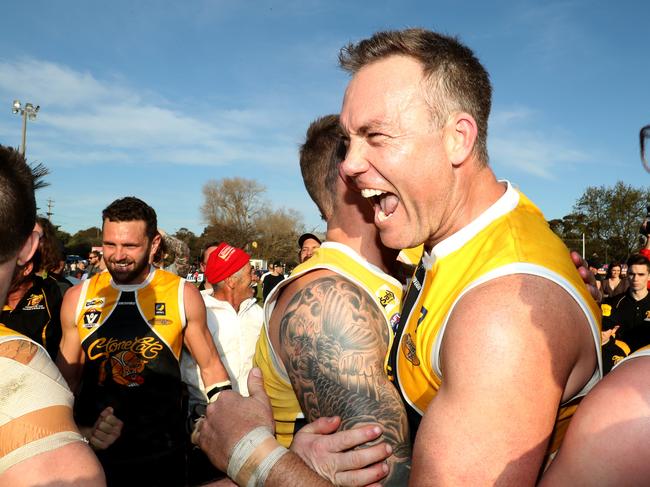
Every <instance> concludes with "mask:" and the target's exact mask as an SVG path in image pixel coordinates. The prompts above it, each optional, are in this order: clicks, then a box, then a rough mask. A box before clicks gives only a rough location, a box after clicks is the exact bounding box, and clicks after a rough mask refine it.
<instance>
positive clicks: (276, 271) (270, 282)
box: [262, 260, 284, 301]
mask: <svg viewBox="0 0 650 487" xmlns="http://www.w3.org/2000/svg"><path fill="white" fill-rule="evenodd" d="M269 271H270V273H269V274H267V275H266V276H264V277H263V281H262V299H263V300H264V301H266V297H267V296H268V295H269V293H270V292H271V291H272V290H273V288H274V287H275V286H277V285H278V284H279V283H280V282H281V281H283V280H284V273H283V271H284V269H283V268H282V262H280V261H279V260H276V261H275V262H274V263H273V264H271V265H270V266H269Z"/></svg>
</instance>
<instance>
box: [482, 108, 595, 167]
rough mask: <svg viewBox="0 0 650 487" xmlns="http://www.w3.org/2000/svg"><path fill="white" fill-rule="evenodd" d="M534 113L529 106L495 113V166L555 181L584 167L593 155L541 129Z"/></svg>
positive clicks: (490, 138)
mask: <svg viewBox="0 0 650 487" xmlns="http://www.w3.org/2000/svg"><path fill="white" fill-rule="evenodd" d="M535 115H536V114H535V112H534V111H532V110H530V109H528V108H527V107H517V108H515V109H506V110H495V111H494V113H493V114H492V116H491V118H490V129H489V130H490V132H489V136H488V145H489V153H490V161H491V164H492V165H493V166H498V167H501V168H508V169H514V170H516V171H521V172H523V173H526V174H529V175H532V176H536V177H539V178H543V179H546V180H556V179H557V178H558V177H557V174H558V173H560V172H564V173H566V169H567V166H571V165H578V164H582V163H584V162H585V161H587V160H589V158H590V155H589V154H588V153H587V152H585V151H584V150H582V149H581V148H576V147H573V146H572V145H571V144H570V143H568V142H567V141H566V139H567V135H565V134H561V133H558V132H557V131H553V130H540V129H538V128H536V129H532V128H530V127H531V126H539V125H540V121H539V120H536V117H535Z"/></svg>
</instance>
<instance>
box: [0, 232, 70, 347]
mask: <svg viewBox="0 0 650 487" xmlns="http://www.w3.org/2000/svg"><path fill="white" fill-rule="evenodd" d="M35 228H40V227H38V226H37V227H35ZM36 231H38V230H36ZM39 234H40V232H39ZM41 262H42V254H41V250H40V248H38V249H37V250H36V252H34V255H33V256H32V257H31V259H30V260H28V261H27V262H25V263H24V264H23V265H19V266H16V269H15V271H14V275H13V278H12V279H11V286H10V288H9V293H8V294H7V300H6V303H5V305H4V307H3V309H2V313H1V314H0V322H2V323H4V324H5V325H6V326H7V327H8V328H11V329H12V330H15V331H17V332H20V333H22V334H23V335H25V336H27V337H29V338H31V339H32V340H34V341H35V342H36V343H38V344H39V345H42V346H43V347H44V348H45V349H46V350H47V353H48V354H49V355H50V357H51V358H52V360H56V356H57V354H58V351H59V343H60V341H61V320H60V311H61V303H62V301H63V295H62V293H61V290H60V289H59V284H58V283H57V281H56V280H55V279H54V278H52V277H50V276H47V277H41V276H40V275H39V273H40V272H41V270H42V269H41Z"/></svg>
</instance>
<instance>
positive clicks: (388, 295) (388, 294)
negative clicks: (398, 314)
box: [379, 289, 395, 308]
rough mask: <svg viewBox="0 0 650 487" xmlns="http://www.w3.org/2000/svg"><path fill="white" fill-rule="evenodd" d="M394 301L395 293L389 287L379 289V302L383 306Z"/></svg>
mask: <svg viewBox="0 0 650 487" xmlns="http://www.w3.org/2000/svg"><path fill="white" fill-rule="evenodd" d="M394 302H395V293H394V292H393V291H391V290H390V289H383V290H380V291H379V304H381V305H382V306H383V307H384V308H385V307H386V306H388V305H389V304H391V303H394Z"/></svg>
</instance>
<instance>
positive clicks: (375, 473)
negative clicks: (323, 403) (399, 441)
mask: <svg viewBox="0 0 650 487" xmlns="http://www.w3.org/2000/svg"><path fill="white" fill-rule="evenodd" d="M340 424H341V418H339V417H331V418H326V417H322V418H319V419H317V420H316V421H314V422H312V423H309V424H308V425H306V426H305V427H303V428H302V429H300V431H298V433H297V434H296V436H295V437H294V439H293V443H292V444H291V451H293V452H294V453H296V454H297V455H298V456H300V458H301V459H302V460H303V461H304V462H305V463H306V464H307V465H309V467H311V469H312V470H314V471H316V472H317V473H318V474H319V475H320V476H321V477H324V478H326V479H328V480H329V481H330V482H332V483H333V484H334V485H350V486H362V485H367V484H370V483H372V482H377V481H378V480H380V479H382V478H384V477H385V476H386V475H387V474H388V465H386V463H384V460H386V459H387V458H388V457H390V455H391V453H392V451H393V450H392V448H391V447H390V445H388V444H386V443H378V444H376V445H373V446H371V447H368V448H362V449H357V450H352V448H355V447H357V446H360V445H363V444H365V443H368V442H369V441H373V440H375V439H377V438H378V437H379V436H380V435H381V433H382V431H381V428H379V427H378V426H361V427H358V428H354V429H350V430H345V431H339V432H338V433H335V431H336V430H337V428H338V427H339V425H340ZM330 433H333V434H330ZM378 462H381V463H378Z"/></svg>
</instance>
